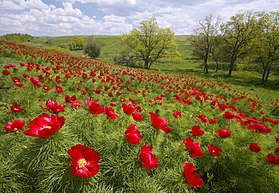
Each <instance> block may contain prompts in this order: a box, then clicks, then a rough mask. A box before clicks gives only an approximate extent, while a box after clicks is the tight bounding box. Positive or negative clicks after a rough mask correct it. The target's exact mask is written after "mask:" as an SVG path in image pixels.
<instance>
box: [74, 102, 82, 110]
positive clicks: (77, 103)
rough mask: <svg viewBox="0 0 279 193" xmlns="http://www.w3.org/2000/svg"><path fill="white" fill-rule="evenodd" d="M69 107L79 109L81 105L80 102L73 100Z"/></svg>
mask: <svg viewBox="0 0 279 193" xmlns="http://www.w3.org/2000/svg"><path fill="white" fill-rule="evenodd" d="M71 107H72V108H74V109H80V108H81V107H82V104H81V102H78V101H74V102H72V103H71Z"/></svg>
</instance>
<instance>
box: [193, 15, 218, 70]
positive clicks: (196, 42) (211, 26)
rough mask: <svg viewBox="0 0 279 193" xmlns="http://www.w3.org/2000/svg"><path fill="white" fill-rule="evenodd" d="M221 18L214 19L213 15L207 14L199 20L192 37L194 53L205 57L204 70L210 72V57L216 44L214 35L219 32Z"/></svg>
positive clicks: (202, 57)
mask: <svg viewBox="0 0 279 193" xmlns="http://www.w3.org/2000/svg"><path fill="white" fill-rule="evenodd" d="M218 29H219V18H217V19H216V20H215V19H214V17H213V15H209V16H206V17H205V18H204V19H203V20H200V21H199V22H198V26H197V28H196V29H195V30H194V34H195V35H194V36H192V37H191V48H192V51H193V53H194V54H195V55H196V56H197V57H199V58H201V59H203V66H204V72H205V73H206V74H208V59H209V57H210V54H211V53H212V52H213V49H214V48H213V47H214V46H215V45H216V44H215V43H216V42H214V37H215V36H216V35H217V34H218V32H219V30H218Z"/></svg>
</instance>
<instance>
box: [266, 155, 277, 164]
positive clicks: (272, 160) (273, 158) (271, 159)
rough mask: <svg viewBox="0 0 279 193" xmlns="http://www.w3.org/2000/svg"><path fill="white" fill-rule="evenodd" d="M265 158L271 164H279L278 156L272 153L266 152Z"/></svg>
mask: <svg viewBox="0 0 279 193" xmlns="http://www.w3.org/2000/svg"><path fill="white" fill-rule="evenodd" d="M265 160H266V161H268V162H269V163H272V164H279V157H278V156H275V155H272V154H268V155H267V156H266V158H265Z"/></svg>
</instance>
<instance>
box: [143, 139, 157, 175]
mask: <svg viewBox="0 0 279 193" xmlns="http://www.w3.org/2000/svg"><path fill="white" fill-rule="evenodd" d="M139 158H140V160H141V163H142V166H143V167H145V168H147V169H149V170H153V169H155V168H158V159H157V157H156V156H155V155H154V154H153V153H152V146H151V145H148V144H147V143H146V144H145V145H144V146H143V147H142V148H141V151H140V155H139Z"/></svg>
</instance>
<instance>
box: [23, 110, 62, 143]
mask: <svg viewBox="0 0 279 193" xmlns="http://www.w3.org/2000/svg"><path fill="white" fill-rule="evenodd" d="M64 123H65V118H64V117H63V116H61V117H58V115H56V114H50V115H48V114H45V113H43V114H41V115H39V116H38V117H37V118H35V119H33V120H32V121H31V123H30V126H29V128H30V129H29V130H26V131H24V134H25V135H28V136H34V137H40V138H44V139H46V138H48V137H49V136H51V135H54V134H55V133H56V132H57V131H58V130H59V129H61V128H62V126H63V125H64Z"/></svg>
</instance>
